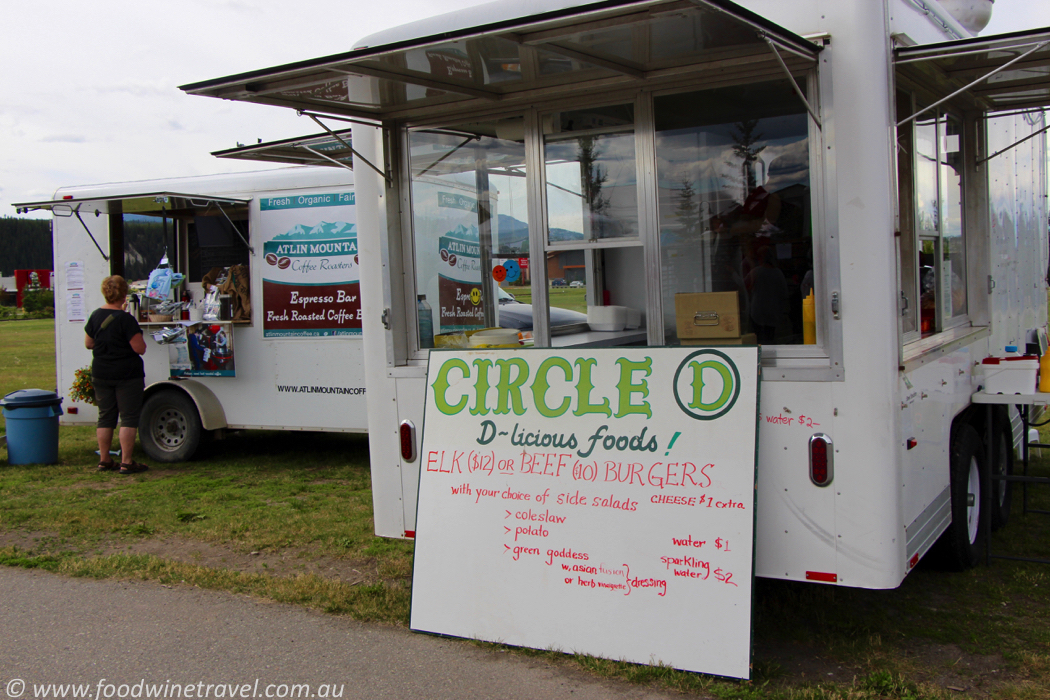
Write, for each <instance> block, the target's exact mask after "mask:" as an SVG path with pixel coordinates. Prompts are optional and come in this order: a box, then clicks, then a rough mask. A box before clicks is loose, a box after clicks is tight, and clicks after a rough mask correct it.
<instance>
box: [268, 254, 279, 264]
mask: <svg viewBox="0 0 1050 700" xmlns="http://www.w3.org/2000/svg"><path fill="white" fill-rule="evenodd" d="M266 262H267V264H269V265H276V264H277V256H276V255H274V254H273V253H267V254H266Z"/></svg>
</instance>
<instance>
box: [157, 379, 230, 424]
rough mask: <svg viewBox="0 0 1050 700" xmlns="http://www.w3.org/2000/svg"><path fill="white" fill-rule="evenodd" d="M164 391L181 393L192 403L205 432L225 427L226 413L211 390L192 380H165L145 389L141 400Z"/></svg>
mask: <svg viewBox="0 0 1050 700" xmlns="http://www.w3.org/2000/svg"><path fill="white" fill-rule="evenodd" d="M166 389H176V390H178V391H181V392H182V393H184V394H186V396H188V397H189V398H190V400H191V401H193V403H194V405H195V406H196V407H197V413H198V414H199V415H200V417H201V427H202V428H204V429H205V430H218V429H220V428H225V427H226V412H225V411H224V410H223V409H222V404H221V403H220V402H219V399H217V398H216V397H215V394H214V393H212V390H211V389H209V388H208V387H206V386H204V385H203V384H201V383H200V382H198V381H194V380H192V379H181V380H178V381H175V380H173V379H165V380H164V381H160V382H155V383H153V384H150V385H149V386H148V387H146V392H145V394H144V395H143V400H145V399H148V398H149V397H150V396H151V395H153V394H155V393H157V392H158V391H162V390H166Z"/></svg>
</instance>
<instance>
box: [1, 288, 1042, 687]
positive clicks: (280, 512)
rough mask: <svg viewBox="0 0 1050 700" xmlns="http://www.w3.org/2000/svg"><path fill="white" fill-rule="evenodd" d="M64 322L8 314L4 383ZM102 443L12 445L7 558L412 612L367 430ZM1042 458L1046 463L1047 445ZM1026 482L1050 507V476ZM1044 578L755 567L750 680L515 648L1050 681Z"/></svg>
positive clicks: (782, 683)
mask: <svg viewBox="0 0 1050 700" xmlns="http://www.w3.org/2000/svg"><path fill="white" fill-rule="evenodd" d="M558 291H559V292H560V291H563V290H560V289H559V290H558ZM564 291H566V292H567V293H571V294H575V295H579V296H580V298H582V292H583V290H579V289H576V290H564ZM519 298H520V297H519ZM522 301H525V300H524V299H523V300H522ZM52 333H53V324H51V323H50V322H40V321H29V322H17V323H3V324H0V337H2V338H3V339H4V340H5V347H6V349H7V353H6V354H5V355H4V356H3V357H2V358H0V391H2V392H3V393H8V392H10V391H13V390H15V389H19V388H25V387H36V388H48V389H49V388H53V386H54V369H53V357H54V353H53V342H52V339H51V334H52ZM94 449H95V444H94V430H93V428H91V427H65V428H62V430H61V436H60V450H59V463H58V464H56V465H49V466H41V465H28V466H10V465H7V464H6V461H4V459H3V458H4V457H5V453H4V451H2V450H0V504H2V506H0V564H6V565H10V566H23V567H39V568H44V569H47V570H51V571H55V572H58V573H63V574H66V575H71V576H90V577H99V578H104V577H110V578H137V579H144V580H152V581H158V582H163V583H168V584H175V585H181V584H183V583H185V584H192V585H198V586H201V587H205V588H214V589H221V590H230V591H236V592H242V593H248V594H251V595H255V596H259V597H264V598H267V599H270V600H276V601H280V602H288V603H294V604H299V605H304V606H309V607H312V608H316V609H319V610H323V611H327V612H331V613H337V614H346V615H351V616H353V617H355V618H357V619H361V620H368V621H375V622H382V623H387V624H396V625H405V624H407V620H408V610H409V594H410V590H411V557H412V543H411V542H403V541H397V540H386V539H381V538H377V537H375V536H374V535H373V534H372V533H373V523H372V503H371V490H370V477H369V461H368V444H367V440H366V439H365V438H364V437H363V436H356V435H340V434H317V433H312V434H311V433H298V432H296V433H291V432H276V431H274V432H253V433H242V434H234V435H231V436H229V437H228V438H227V439H226V440H223V441H218V442H215V443H213V444H211V445H210V446H209V447H208V449H207V450H206V452H205V457H204V458H202V459H199V460H197V461H195V462H191V463H186V464H179V465H154V469H153V470H152V471H150V472H147V473H145V474H142V475H137V476H134V477H121V476H119V475H115V474H111V473H104V474H98V473H96V472H94V471H93V469H92V467H93V465H94V464H95V455H94V453H93V450H94ZM1036 469H1037V471H1038V472H1039V473H1041V474H1050V451H1048V454H1046V455H1044V456H1043V457H1042V458H1041V459H1039V460H1037V465H1036ZM1031 493H1032V495H1033V501H1032V505H1033V506H1034V507H1036V508H1041V509H1045V510H1050V489H1047V488H1033V489H1032V490H1031ZM1014 503H1015V505H1014V517H1013V520H1012V521H1011V524H1010V525H1009V526H1008V527H1007V528H1005V529H1004V530H1002V531H1001V532H999V533H997V534H996V536H995V539H994V543H995V549H996V551H997V552H1000V553H1011V552H1012V553H1021V552H1023V553H1025V554H1027V555H1029V556H1041V557H1048V558H1050V516H1044V515H1037V514H1029V515H1027V516H1022V515H1021V507H1020V497H1019V492H1018V495H1017V497H1016V499H1015V501H1014ZM1048 588H1050V566H1044V565H1038V564H1027V563H1019V562H1007V561H1002V560H997V561H994V562H993V564H992V566H991V567H988V568H985V567H979V568H977V569H974V570H972V571H969V572H965V573H945V572H942V571H938V570H936V569H934V568H933V567H930V566H927V565H926V563H925V562H923V563H920V565H919V566H918V567H917V569H916V570H915V571H913V572H912V574H911V575H910V576H909V577H908V578H907V579H906V580H905V581H904V583H903V584H902V585H901V586H900V587H899V588H898V589H895V590H891V591H865V590H855V589H848V588H837V587H829V586H820V585H816V584H801V583H790V582H784V581H767V580H758V581H756V585H755V603H754V604H755V623H754V644H755V656H754V664H755V670H754V680H753V681H752V682H751V683H736V682H729V681H722V680H719V679H715V678H711V677H706V676H699V675H696V674H690V673H683V672H678V671H674V670H671V669H667V668H661V667H648V666H635V665H631V664H625V663H620V662H616V661H610V660H603V659H595V658H591V657H567V656H564V655H561V654H557V653H554V652H543V651H528V650H523V651H521V652H520V653H523V654H528V655H532V656H537V657H542V658H545V659H550V660H552V661H553V662H555V663H566V664H576V665H578V666H580V667H583V668H585V669H588V670H589V671H591V672H593V673H595V674H598V675H602V676H609V677H616V678H621V679H627V680H630V681H633V682H638V683H643V684H645V683H653V684H656V685H659V686H661V687H666V688H673V689H679V690H681V691H683V692H684V693H688V694H694V695H698V696H701V697H717V698H785V699H791V700H804V699H811V700H830V699H832V698H841V699H842V700H846V699H849V700H875V699H876V698H895V699H912V700H928V699H938V700H940V699H943V698H949V697H952V698H954V697H992V698H1007V699H1010V698H1016V699H1018V700H1027V699H1036V698H1050V599H1048V595H1047V592H1048ZM712 633H713V634H717V630H713V631H712ZM485 646H490V645H485Z"/></svg>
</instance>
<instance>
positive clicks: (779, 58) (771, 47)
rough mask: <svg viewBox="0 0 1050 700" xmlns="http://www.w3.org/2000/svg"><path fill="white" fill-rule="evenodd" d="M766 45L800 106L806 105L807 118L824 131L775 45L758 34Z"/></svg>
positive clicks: (767, 38) (764, 36) (818, 118)
mask: <svg viewBox="0 0 1050 700" xmlns="http://www.w3.org/2000/svg"><path fill="white" fill-rule="evenodd" d="M759 36H761V37H762V38H763V39H764V40H765V42H766V43H767V44H769V50H770V51H772V52H773V55H774V56H776V57H777V63H779V64H780V69H781V70H782V71H784V75H785V76H787V79H788V82H789V83H791V87H792V88H794V90H795V94H796V95H798V99H800V100H802V104H804V105H806V111H807V112H809V116H811V117H813V121H814V122H816V124H817V128H818V129H820V130H823V129H824V126H823V125H822V124H821V123H820V117H818V116H817V113H816V112H814V111H813V107H812V106H811V105H810V104H809V100H807V99H806V96H805V94H803V92H802V90H801V88H799V86H798V83H796V82H795V76H793V75H791V69H790V68H788V67H787V63H785V62H784V58H783V57H782V56H781V55H780V51H778V50H777V45H776V44H774V43H773V40H772V39H770V38H769V37H768V36H766V35H765V34H759Z"/></svg>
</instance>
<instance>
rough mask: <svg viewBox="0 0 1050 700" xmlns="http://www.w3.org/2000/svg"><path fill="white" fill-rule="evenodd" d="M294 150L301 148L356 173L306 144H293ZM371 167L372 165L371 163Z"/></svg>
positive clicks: (344, 164)
mask: <svg viewBox="0 0 1050 700" xmlns="http://www.w3.org/2000/svg"><path fill="white" fill-rule="evenodd" d="M292 148H301V149H303V150H304V151H309V152H310V153H313V154H314V155H315V156H317V157H318V158H324V159H325V160H327V161H328V162H330V163H332V165H338V166H339V167H340V168H346V169H347V170H349V171H350V172H353V171H354V169H353V168H352V167H350V166H349V165H347V164H346V163H343V162H342V161H338V160H336V159H335V158H332V157H331V156H329V155H326V154H324V153H321V152H320V151H315V150H314V149H312V148H310V147H309V146H307V145H306V144H302V143H295V144H292ZM362 160H364V159H363V158H362ZM369 165H371V163H369ZM379 174H380V175H382V174H383V173H379ZM384 177H385V176H384ZM387 182H388V184H389V180H388V181H387Z"/></svg>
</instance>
